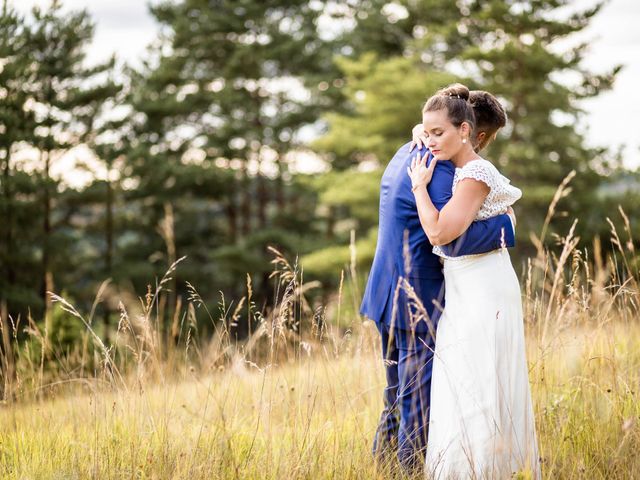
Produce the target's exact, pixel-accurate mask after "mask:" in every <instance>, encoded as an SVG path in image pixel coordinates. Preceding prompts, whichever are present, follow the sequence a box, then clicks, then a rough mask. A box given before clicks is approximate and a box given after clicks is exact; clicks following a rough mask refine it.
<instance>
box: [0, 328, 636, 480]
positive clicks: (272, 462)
mask: <svg viewBox="0 0 640 480" xmlns="http://www.w3.org/2000/svg"><path fill="white" fill-rule="evenodd" d="M349 342H350V343H351V347H352V348H350V349H348V350H350V351H349V352H348V353H344V354H342V355H340V356H338V357H336V356H335V355H333V353H329V352H319V353H318V354H314V355H312V356H310V357H306V358H305V357H302V358H299V359H297V360H295V361H292V362H285V363H284V364H281V365H272V366H270V367H267V368H263V369H260V368H258V367H257V366H253V365H251V364H250V363H247V362H245V361H242V360H238V361H237V362H235V363H231V364H230V365H229V366H228V367H227V368H224V369H223V368H219V369H218V370H216V371H215V372H212V373H210V374H208V375H196V374H195V373H192V372H191V371H190V369H189V368H188V367H186V368H185V369H184V371H182V372H175V373H176V375H175V376H174V380H172V381H165V382H161V383H158V384H150V385H144V384H141V383H138V385H137V386H135V384H133V385H132V386H131V388H128V389H117V390H115V391H104V390H100V389H98V390H96V391H93V392H92V391H91V389H90V388H89V385H90V384H89V382H87V384H86V385H83V384H79V385H75V386H73V387H69V389H67V390H66V391H63V393H64V394H59V395H58V397H57V398H48V399H47V400H42V401H40V400H36V401H33V402H29V403H26V404H22V405H14V406H12V407H11V408H6V407H5V408H3V410H2V411H1V412H0V431H1V432H2V433H0V473H1V475H2V478H33V479H41V478H78V479H81V478H114V479H115V478H172V479H173V478H175V479H205V478H206V479H213V478H220V479H222V478H225V479H226V478H269V479H281V478H287V479H301V478H305V479H315V478H353V479H355V478H384V477H385V472H384V471H381V470H378V469H376V467H375V465H374V463H373V461H372V458H371V456H370V443H371V439H372V436H373V432H374V430H375V426H376V421H377V416H378V414H379V411H380V408H381V393H382V388H383V386H384V377H383V370H382V364H381V361H380V357H379V352H378V345H377V333H376V331H375V328H374V327H373V325H371V324H365V326H364V328H363V329H362V331H361V333H360V334H359V335H358V336H353V337H351V338H350V340H349ZM528 349H529V359H530V367H531V369H530V375H531V382H532V386H533V394H534V402H535V410H536V416H537V424H538V435H539V441H540V446H541V455H542V458H543V468H544V477H545V478H549V479H551V478H553V479H555V478H589V479H623V478H629V479H631V478H637V474H638V472H640V455H639V454H638V451H639V450H640V429H639V426H638V424H639V419H640V401H639V400H638V387H639V386H640V326H639V325H638V324H636V323H627V324H625V323H622V322H606V323H599V322H598V321H597V319H593V325H588V324H585V325H581V326H575V327H571V328H566V329H564V330H563V331H561V332H555V333H554V335H553V336H552V338H551V339H550V340H548V341H547V343H545V344H541V343H540V338H539V336H538V335H536V332H533V331H532V330H531V329H530V331H529V343H528ZM178 379H179V380H178Z"/></svg>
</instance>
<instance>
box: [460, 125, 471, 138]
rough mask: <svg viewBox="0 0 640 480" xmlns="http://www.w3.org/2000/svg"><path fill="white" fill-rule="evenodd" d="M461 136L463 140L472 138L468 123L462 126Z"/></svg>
mask: <svg viewBox="0 0 640 480" xmlns="http://www.w3.org/2000/svg"><path fill="white" fill-rule="evenodd" d="M460 135H461V136H462V138H467V139H469V138H471V126H470V125H469V124H468V123H467V122H462V123H461V124H460Z"/></svg>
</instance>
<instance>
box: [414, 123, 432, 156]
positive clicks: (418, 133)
mask: <svg viewBox="0 0 640 480" xmlns="http://www.w3.org/2000/svg"><path fill="white" fill-rule="evenodd" d="M428 141H429V137H428V136H427V134H426V133H424V127H423V126H422V124H421V123H418V124H417V125H416V126H415V127H413V128H412V129H411V145H410V148H409V152H412V151H413V149H414V148H415V147H418V150H422V146H423V145H426V144H427V142H428Z"/></svg>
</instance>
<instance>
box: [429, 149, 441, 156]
mask: <svg viewBox="0 0 640 480" xmlns="http://www.w3.org/2000/svg"><path fill="white" fill-rule="evenodd" d="M431 153H432V154H433V155H434V156H436V155H438V154H439V153H440V150H431Z"/></svg>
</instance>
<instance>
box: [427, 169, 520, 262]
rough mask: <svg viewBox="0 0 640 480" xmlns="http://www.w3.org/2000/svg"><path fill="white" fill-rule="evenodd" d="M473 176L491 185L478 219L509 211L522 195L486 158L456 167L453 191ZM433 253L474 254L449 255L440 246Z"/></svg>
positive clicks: (465, 256) (434, 248)
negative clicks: (461, 181)
mask: <svg viewBox="0 0 640 480" xmlns="http://www.w3.org/2000/svg"><path fill="white" fill-rule="evenodd" d="M465 178H473V179H474V180H479V181H481V182H484V183H486V184H487V186H488V187H489V194H488V195H487V198H485V199H484V202H483V203H482V206H481V207H480V210H479V211H478V214H477V215H476V218H475V219H476V220H486V219H487V218H491V217H495V216H497V215H500V214H502V213H507V208H508V207H510V206H511V205H513V204H514V203H515V202H516V201H518V200H519V199H520V197H522V191H521V190H520V189H519V188H517V187H514V186H513V185H511V181H510V180H509V179H508V178H507V177H505V176H504V175H502V174H501V173H500V172H499V171H498V169H497V168H496V167H495V166H494V165H493V164H492V163H491V162H489V161H487V160H484V159H478V160H472V161H470V162H468V163H467V164H466V165H465V166H464V167H462V168H456V172H455V175H454V177H453V186H452V188H451V190H452V192H453V193H455V191H456V185H457V184H458V182H460V180H463V179H465ZM433 253H435V254H436V255H439V256H441V257H444V258H451V259H461V258H467V257H471V256H473V255H464V256H460V257H448V256H447V255H446V254H445V253H444V252H443V251H442V249H441V248H440V247H438V246H435V247H433Z"/></svg>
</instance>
